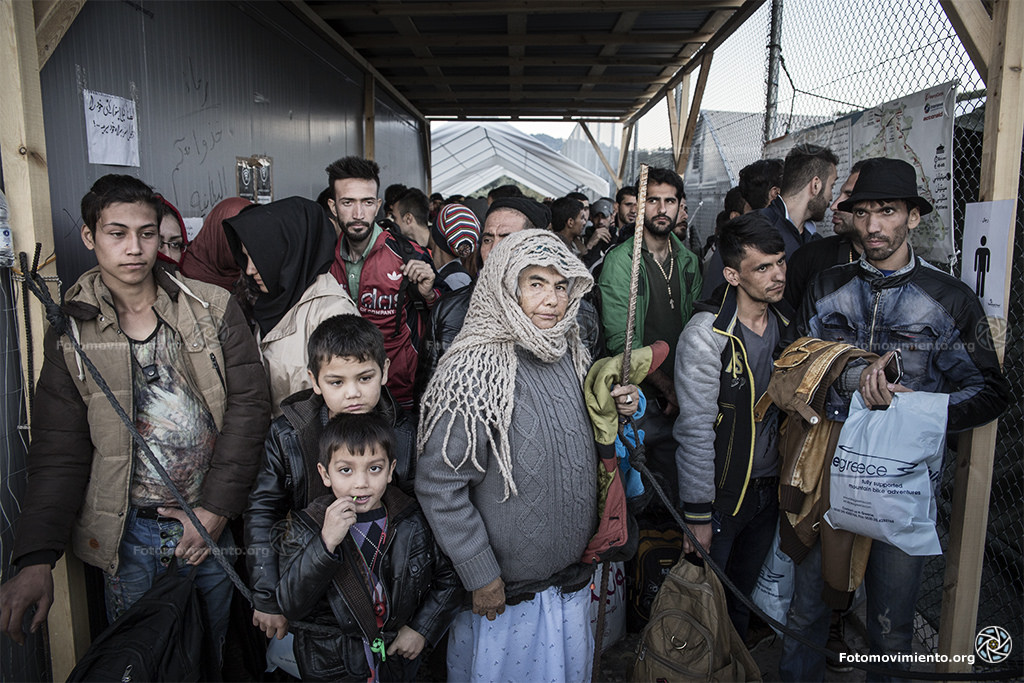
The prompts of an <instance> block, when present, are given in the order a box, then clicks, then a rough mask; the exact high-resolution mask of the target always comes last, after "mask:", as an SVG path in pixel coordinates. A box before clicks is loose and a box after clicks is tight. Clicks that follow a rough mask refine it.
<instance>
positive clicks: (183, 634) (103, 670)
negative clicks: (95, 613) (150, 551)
mask: <svg viewBox="0 0 1024 683" xmlns="http://www.w3.org/2000/svg"><path fill="white" fill-rule="evenodd" d="M194 575H195V570H193V571H192V574H190V575H189V576H188V577H184V576H181V575H180V574H178V572H177V563H176V560H175V559H173V558H172V560H171V562H170V565H169V566H168V567H167V571H165V572H164V573H163V574H160V575H159V576H157V577H156V579H155V580H154V581H153V585H152V587H150V589H149V590H148V591H146V594H145V595H143V596H142V597H141V598H139V600H138V601H137V602H136V603H135V604H134V605H132V606H131V607H130V608H128V610H127V611H126V612H125V613H124V614H122V615H121V617H120V618H119V619H118V620H117V621H115V622H114V623H113V624H111V625H110V626H109V627H108V628H107V629H106V630H105V631H104V632H103V633H101V634H100V635H99V637H98V638H97V639H96V640H95V641H93V643H92V645H91V646H89V650H88V651H87V652H86V653H85V655H84V656H83V657H82V658H81V659H80V660H79V661H78V665H77V666H76V667H75V668H74V670H73V671H72V672H71V675H69V676H68V680H69V681H121V682H122V683H128V682H129V681H203V680H217V679H218V678H219V672H218V671H217V668H218V665H217V657H216V654H215V652H216V650H215V649H214V647H213V643H211V642H210V635H209V633H208V632H207V627H206V619H205V613H206V609H205V605H204V604H203V602H202V597H201V596H200V594H199V589H198V588H197V587H196V584H195V581H193V577H194Z"/></svg>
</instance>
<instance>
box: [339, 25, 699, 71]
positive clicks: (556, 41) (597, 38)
mask: <svg viewBox="0 0 1024 683" xmlns="http://www.w3.org/2000/svg"><path fill="white" fill-rule="evenodd" d="M711 37H712V34H709V33H694V32H691V31H649V32H648V31H632V32H630V33H624V34H615V33H580V32H578V31H577V32H574V33H527V34H523V35H509V34H507V33H426V34H423V35H421V36H420V37H419V38H409V37H406V36H396V35H395V34H394V33H357V34H352V35H350V36H349V37H348V39H347V40H348V43H349V45H351V46H352V47H354V48H355V49H357V50H360V49H367V48H379V47H387V48H388V49H391V48H399V47H402V48H413V47H508V46H510V45H524V46H527V47H530V46H547V45H570V46H571V45H602V46H603V45H687V44H689V43H696V44H701V43H705V42H707V41H708V40H710V39H711ZM464 63H465V62H464Z"/></svg>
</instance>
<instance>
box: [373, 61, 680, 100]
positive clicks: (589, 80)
mask: <svg viewBox="0 0 1024 683" xmlns="http://www.w3.org/2000/svg"><path fill="white" fill-rule="evenodd" d="M472 61H473V62H474V63H475V60H472ZM520 68H521V67H520ZM641 79H642V81H643V83H644V84H645V85H646V84H648V83H658V84H660V83H667V82H668V77H664V76H656V77H654V78H650V77H647V76H640V75H635V76H615V75H602V76H444V75H442V76H439V77H438V78H437V79H436V80H435V79H434V78H424V77H423V76H402V77H400V78H392V79H391V83H392V84H394V85H396V86H402V91H403V92H405V93H416V92H418V91H420V90H436V89H437V88H438V87H439V86H443V85H490V86H497V85H636V84H637V82H638V81H640V80H641Z"/></svg>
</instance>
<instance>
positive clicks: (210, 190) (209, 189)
mask: <svg viewBox="0 0 1024 683" xmlns="http://www.w3.org/2000/svg"><path fill="white" fill-rule="evenodd" d="M227 185H228V183H227V174H226V173H225V172H224V169H223V168H220V169H218V170H217V172H216V173H215V174H212V175H211V174H209V173H207V174H206V186H205V187H203V188H202V189H198V190H192V195H191V196H190V197H189V202H188V205H189V208H190V209H192V211H193V212H195V214H196V215H197V216H202V215H205V214H206V213H207V212H208V211H209V210H210V209H212V208H213V207H214V206H216V205H217V204H218V203H219V202H220V201H221V200H222V199H224V197H225V196H227Z"/></svg>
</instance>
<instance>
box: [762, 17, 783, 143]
mask: <svg viewBox="0 0 1024 683" xmlns="http://www.w3.org/2000/svg"><path fill="white" fill-rule="evenodd" d="M781 59H782V0H772V25H771V30H770V31H769V34H768V98H767V101H766V102H765V108H764V143H765V144H768V141H769V140H771V139H772V138H773V137H774V128H775V117H776V115H777V110H778V104H779V62H780V60H781Z"/></svg>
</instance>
